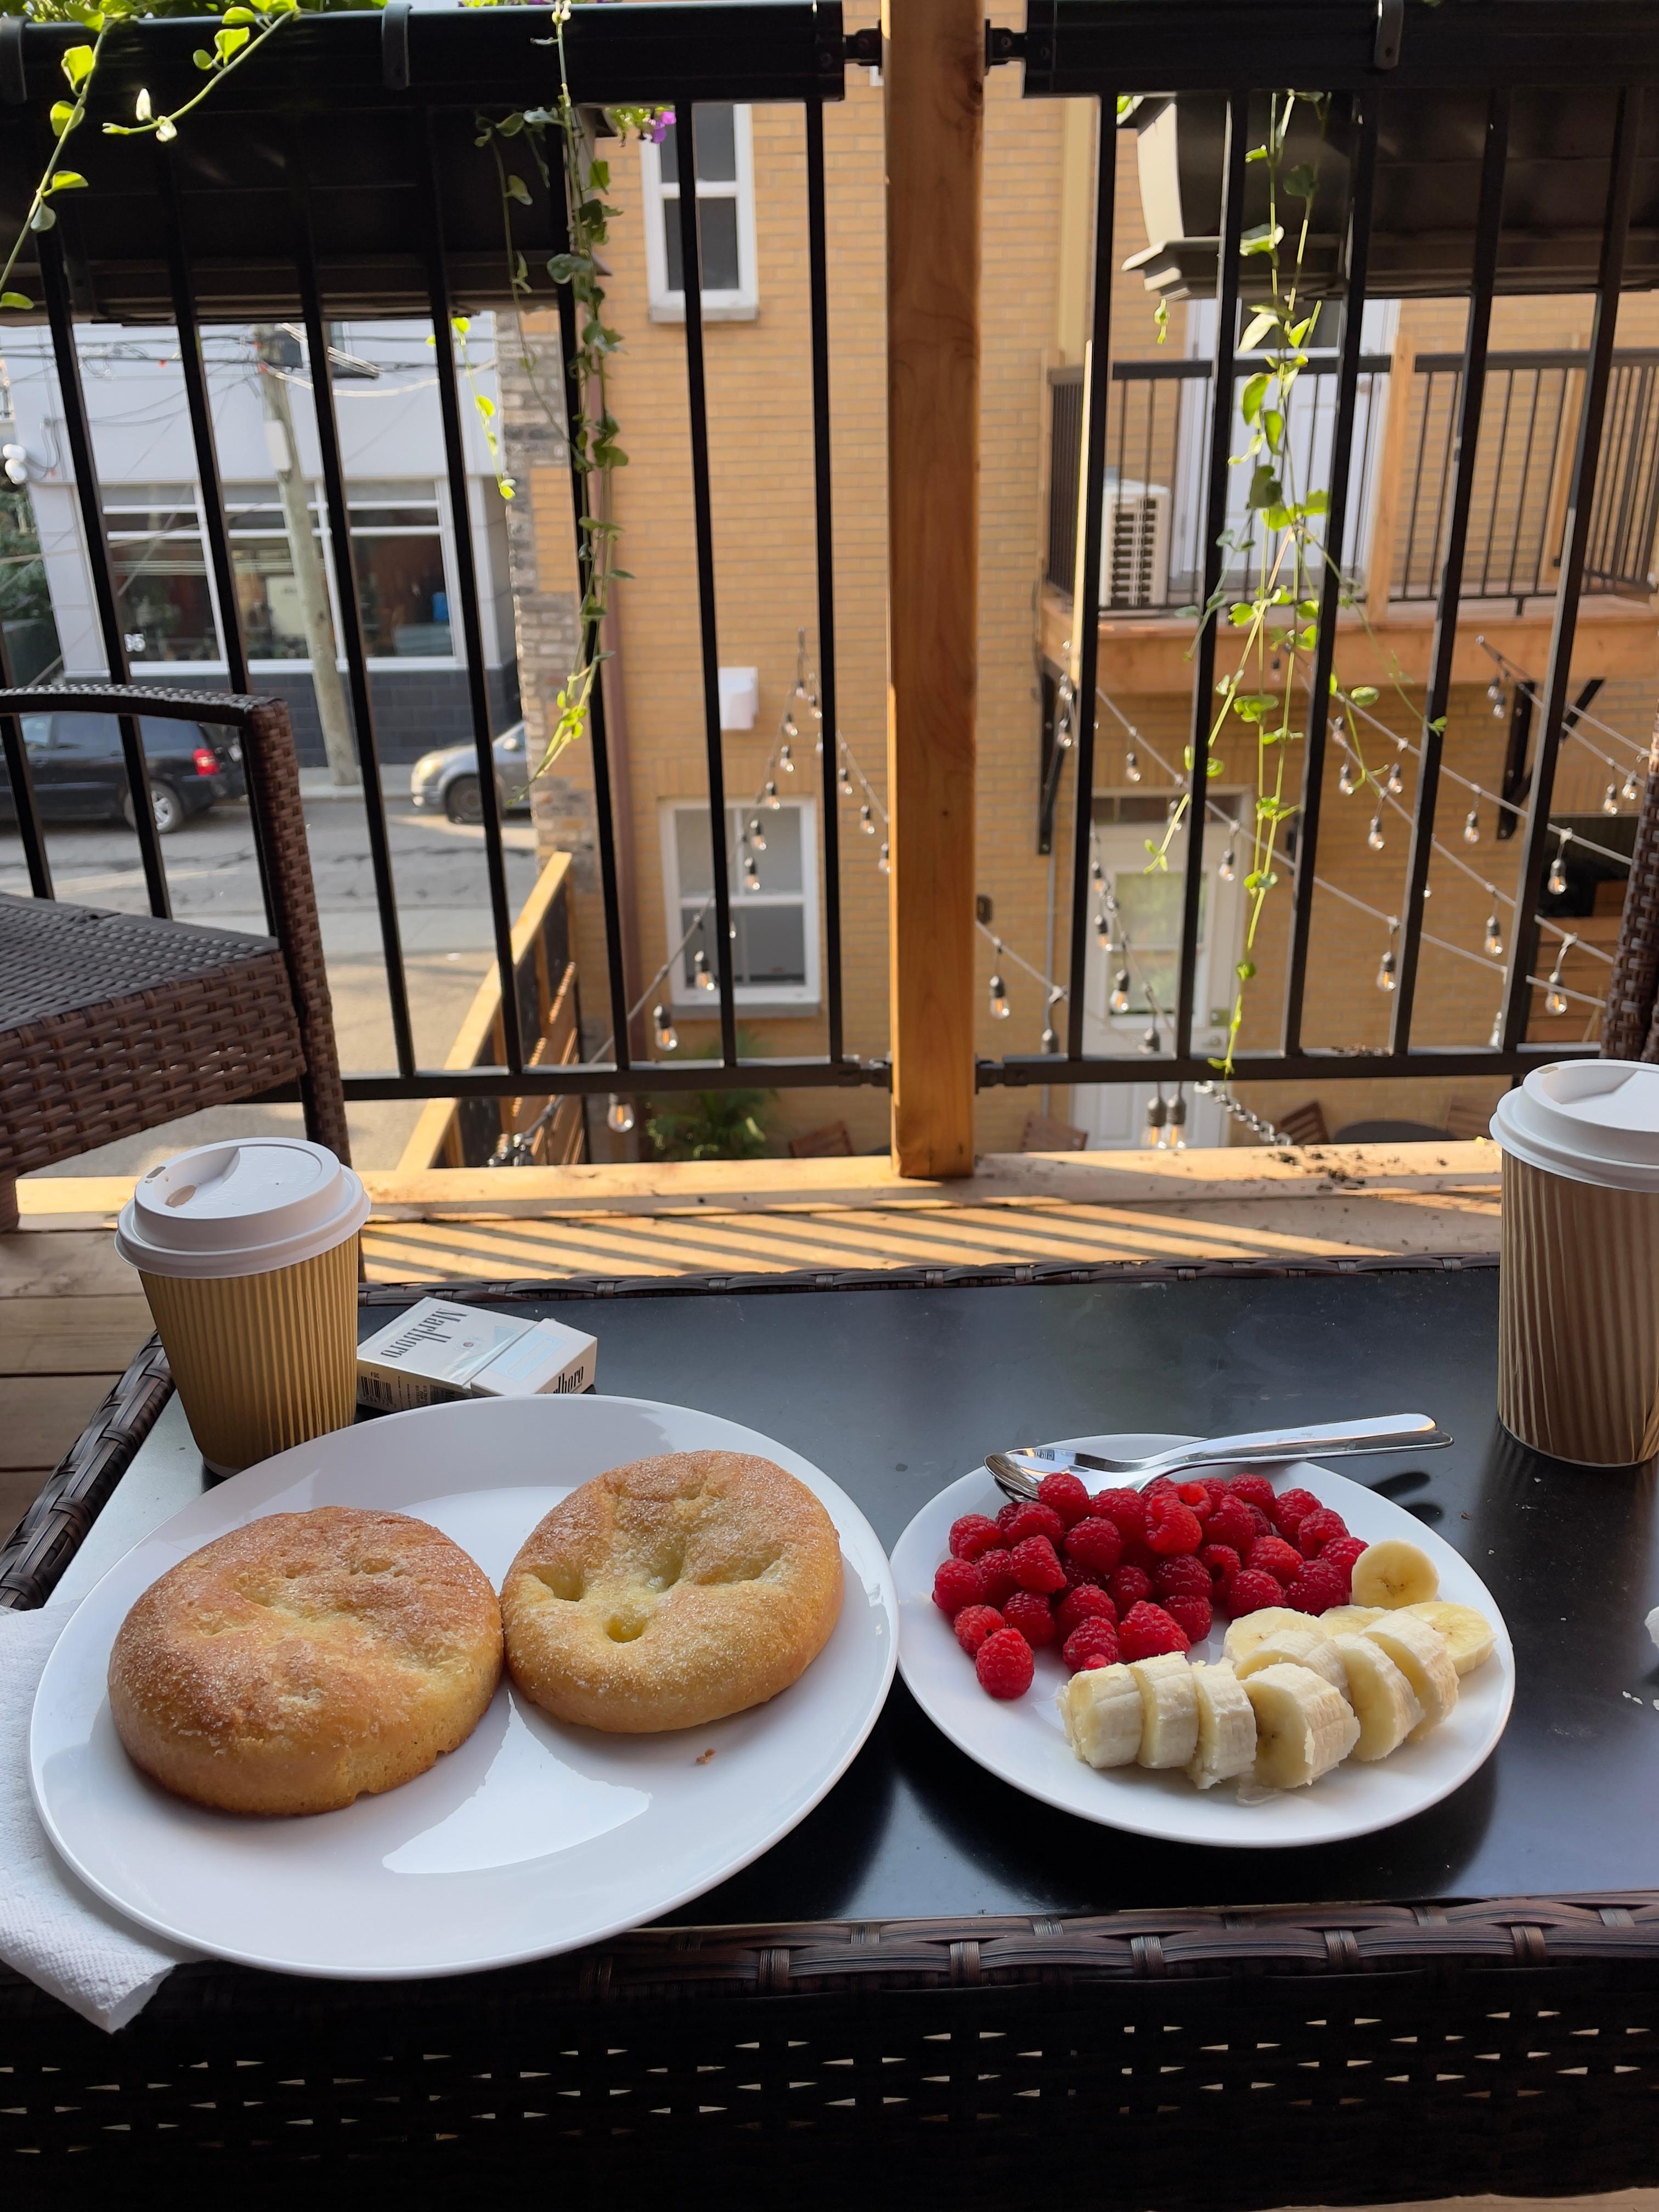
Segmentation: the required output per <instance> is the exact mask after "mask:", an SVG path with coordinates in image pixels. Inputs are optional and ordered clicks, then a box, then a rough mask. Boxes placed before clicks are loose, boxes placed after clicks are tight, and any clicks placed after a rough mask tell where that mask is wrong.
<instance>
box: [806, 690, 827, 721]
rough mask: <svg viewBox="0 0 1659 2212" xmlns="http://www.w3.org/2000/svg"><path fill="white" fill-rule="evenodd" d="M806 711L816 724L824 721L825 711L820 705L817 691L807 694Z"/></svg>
mask: <svg viewBox="0 0 1659 2212" xmlns="http://www.w3.org/2000/svg"><path fill="white" fill-rule="evenodd" d="M806 711H807V713H808V714H810V715H811V717H812V720H814V721H815V722H821V721H822V720H823V708H822V707H820V706H819V704H818V695H817V692H816V691H811V692H809V693H808V694H807V699H806Z"/></svg>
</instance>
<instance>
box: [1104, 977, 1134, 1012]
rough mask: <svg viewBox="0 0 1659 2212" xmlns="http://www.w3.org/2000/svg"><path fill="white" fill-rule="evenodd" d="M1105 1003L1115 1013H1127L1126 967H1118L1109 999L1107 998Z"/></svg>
mask: <svg viewBox="0 0 1659 2212" xmlns="http://www.w3.org/2000/svg"><path fill="white" fill-rule="evenodd" d="M1107 1004H1108V1005H1109V1006H1110V1007H1111V1010H1112V1012H1114V1013H1115V1014H1127V1012H1128V1011H1129V971H1128V969H1127V968H1120V969H1118V971H1117V975H1116V976H1115V979H1114V981H1113V983H1112V995H1111V997H1110V999H1109V1000H1108V1001H1107Z"/></svg>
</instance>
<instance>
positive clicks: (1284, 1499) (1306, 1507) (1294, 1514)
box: [1267, 1490, 1324, 1536]
mask: <svg viewBox="0 0 1659 2212" xmlns="http://www.w3.org/2000/svg"><path fill="white" fill-rule="evenodd" d="M1267 1510H1268V1512H1269V1513H1271V1514H1272V1516H1273V1526H1274V1528H1277V1529H1278V1531H1279V1534H1280V1535H1281V1536H1291V1535H1294V1534H1295V1533H1296V1528H1297V1522H1301V1521H1305V1520H1306V1519H1307V1517H1308V1516H1309V1514H1310V1513H1319V1512H1322V1511H1323V1510H1324V1509H1323V1507H1322V1505H1321V1504H1320V1503H1319V1500H1318V1499H1317V1498H1316V1497H1315V1496H1314V1494H1313V1492H1312V1491H1311V1490H1285V1491H1281V1492H1279V1496H1278V1497H1277V1498H1274V1500H1273V1504H1271V1505H1270V1506H1269V1507H1268V1508H1267Z"/></svg>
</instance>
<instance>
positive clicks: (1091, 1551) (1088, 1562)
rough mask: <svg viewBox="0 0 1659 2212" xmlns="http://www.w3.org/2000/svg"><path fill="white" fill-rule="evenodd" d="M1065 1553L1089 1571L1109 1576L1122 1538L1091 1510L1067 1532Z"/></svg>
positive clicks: (1120, 1553)
mask: <svg viewBox="0 0 1659 2212" xmlns="http://www.w3.org/2000/svg"><path fill="white" fill-rule="evenodd" d="M1122 1556H1123V1539H1122V1537H1121V1536H1120V1535H1119V1534H1118V1533H1117V1530H1116V1528H1115V1527H1114V1526H1113V1524H1112V1523H1111V1522H1109V1521H1102V1520H1100V1519H1098V1518H1097V1516H1095V1515H1094V1514H1092V1513H1091V1515H1090V1516H1089V1517H1088V1519H1087V1520H1086V1521H1079V1522H1078V1523H1077V1524H1076V1526H1075V1527H1074V1528H1073V1529H1072V1531H1071V1533H1070V1534H1068V1535H1067V1537H1066V1558H1067V1559H1073V1560H1075V1561H1076V1563H1077V1565H1079V1566H1080V1567H1083V1568H1085V1569H1087V1570H1088V1571H1089V1572H1090V1573H1091V1574H1097V1575H1109V1574H1110V1573H1111V1571H1112V1569H1113V1568H1114V1567H1115V1565H1117V1563H1118V1561H1119V1560H1120V1559H1121V1558H1122Z"/></svg>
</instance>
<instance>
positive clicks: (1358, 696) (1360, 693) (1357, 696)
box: [1348, 684, 1378, 707]
mask: <svg viewBox="0 0 1659 2212" xmlns="http://www.w3.org/2000/svg"><path fill="white" fill-rule="evenodd" d="M1348 696H1349V698H1350V699H1352V701H1353V703H1354V705H1355V706H1356V707H1374V706H1375V705H1376V701H1377V696H1378V694H1377V689H1376V684H1355V685H1354V687H1353V689H1352V691H1350V692H1349V694H1348Z"/></svg>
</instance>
